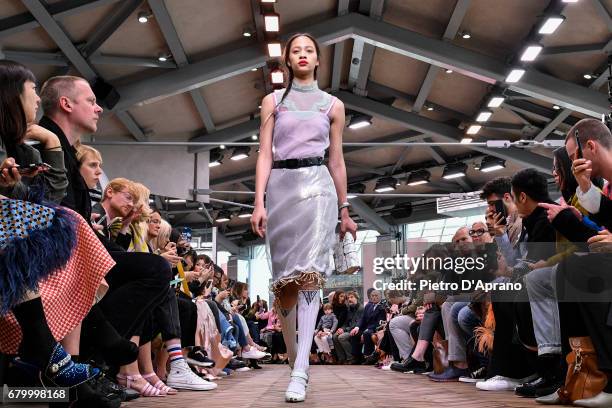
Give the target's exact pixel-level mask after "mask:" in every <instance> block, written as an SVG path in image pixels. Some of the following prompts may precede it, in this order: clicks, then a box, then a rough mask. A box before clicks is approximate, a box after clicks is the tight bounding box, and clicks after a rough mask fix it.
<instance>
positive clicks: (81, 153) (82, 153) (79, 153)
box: [73, 142, 102, 165]
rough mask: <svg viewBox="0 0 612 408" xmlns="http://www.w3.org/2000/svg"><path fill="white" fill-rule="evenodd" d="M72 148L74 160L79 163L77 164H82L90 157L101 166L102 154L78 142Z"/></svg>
mask: <svg viewBox="0 0 612 408" xmlns="http://www.w3.org/2000/svg"><path fill="white" fill-rule="evenodd" d="M73 146H74V147H75V148H76V158H77V160H78V161H79V164H83V161H84V160H85V157H86V156H89V155H90V156H93V158H94V159H95V160H98V161H99V162H100V165H102V154H100V152H99V151H98V150H97V149H95V148H93V147H91V146H87V145H84V144H81V143H80V142H79V143H78V145H77V144H76V143H75V144H74V145H73Z"/></svg>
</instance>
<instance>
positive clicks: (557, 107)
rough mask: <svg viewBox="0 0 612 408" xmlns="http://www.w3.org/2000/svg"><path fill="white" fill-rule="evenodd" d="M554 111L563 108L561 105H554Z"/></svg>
mask: <svg viewBox="0 0 612 408" xmlns="http://www.w3.org/2000/svg"><path fill="white" fill-rule="evenodd" d="M553 109H554V110H559V109H561V107H560V106H559V105H553Z"/></svg>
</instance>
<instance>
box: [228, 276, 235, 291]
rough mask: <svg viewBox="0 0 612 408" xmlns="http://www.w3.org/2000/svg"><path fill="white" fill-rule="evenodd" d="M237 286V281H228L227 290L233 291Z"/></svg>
mask: <svg viewBox="0 0 612 408" xmlns="http://www.w3.org/2000/svg"><path fill="white" fill-rule="evenodd" d="M235 284H236V281H235V280H234V279H231V278H230V279H228V280H227V290H231V289H232V288H233V287H234V285H235Z"/></svg>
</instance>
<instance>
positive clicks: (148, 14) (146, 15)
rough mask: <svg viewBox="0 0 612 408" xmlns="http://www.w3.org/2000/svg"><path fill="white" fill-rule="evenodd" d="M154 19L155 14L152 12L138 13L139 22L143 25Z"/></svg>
mask: <svg viewBox="0 0 612 408" xmlns="http://www.w3.org/2000/svg"><path fill="white" fill-rule="evenodd" d="M152 17H153V13H151V12H150V11H148V12H147V11H141V12H140V13H138V22H139V23H141V24H145V23H148V22H149V19H150V18H152Z"/></svg>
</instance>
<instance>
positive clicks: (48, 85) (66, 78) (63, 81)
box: [40, 75, 89, 115]
mask: <svg viewBox="0 0 612 408" xmlns="http://www.w3.org/2000/svg"><path fill="white" fill-rule="evenodd" d="M77 81H84V82H85V83H87V84H88V83H89V82H87V80H86V79H85V78H81V77H78V76H72V75H62V76H54V77H51V78H49V79H48V80H47V81H46V82H45V83H44V84H43V86H42V88H41V89H40V101H41V102H40V104H41V106H42V108H43V111H44V112H45V115H51V114H54V113H55V112H57V110H58V108H59V100H60V98H61V97H62V96H67V97H69V98H72V99H75V96H74V84H75V83H76V82H77Z"/></svg>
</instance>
